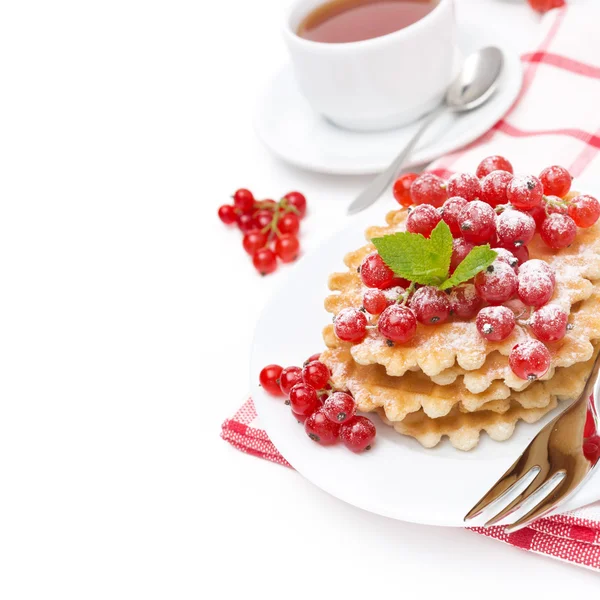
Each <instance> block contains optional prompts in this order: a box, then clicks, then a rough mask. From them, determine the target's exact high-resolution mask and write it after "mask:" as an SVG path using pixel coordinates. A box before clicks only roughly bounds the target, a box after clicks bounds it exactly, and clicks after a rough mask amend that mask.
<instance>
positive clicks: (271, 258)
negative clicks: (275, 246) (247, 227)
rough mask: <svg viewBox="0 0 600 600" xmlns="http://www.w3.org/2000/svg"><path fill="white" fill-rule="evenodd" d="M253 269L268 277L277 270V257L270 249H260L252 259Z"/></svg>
mask: <svg viewBox="0 0 600 600" xmlns="http://www.w3.org/2000/svg"><path fill="white" fill-rule="evenodd" d="M252 263H253V264H254V268H255V269H256V270H257V271H258V272H259V273H260V274H261V275H268V274H269V273H273V271H275V270H276V269H277V257H276V256H275V253H274V252H273V250H271V249H270V248H260V250H257V251H256V253H255V254H254V256H253V257H252Z"/></svg>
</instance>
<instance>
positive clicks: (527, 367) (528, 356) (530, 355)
mask: <svg viewBox="0 0 600 600" xmlns="http://www.w3.org/2000/svg"><path fill="white" fill-rule="evenodd" d="M550 360H551V356H550V352H549V351H548V348H546V346H544V344H542V342H539V341H538V340H527V341H525V342H521V343H520V344H517V345H516V346H515V347H514V348H513V349H512V350H511V351H510V355H509V357H508V362H509V364H510V368H511V369H512V371H513V373H514V374H515V375H516V376H517V377H520V378H521V379H528V380H529V381H535V380H536V379H539V378H540V377H543V376H544V375H545V374H546V373H547V372H548V369H549V368H550Z"/></svg>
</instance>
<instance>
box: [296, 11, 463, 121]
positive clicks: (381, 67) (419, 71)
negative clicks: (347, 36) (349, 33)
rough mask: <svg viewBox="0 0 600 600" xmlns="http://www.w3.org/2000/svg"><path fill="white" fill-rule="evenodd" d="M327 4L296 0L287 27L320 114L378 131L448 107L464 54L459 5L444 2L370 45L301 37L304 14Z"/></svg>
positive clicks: (301, 76)
mask: <svg viewBox="0 0 600 600" xmlns="http://www.w3.org/2000/svg"><path fill="white" fill-rule="evenodd" d="M326 1H327V0H297V2H295V3H294V4H293V5H292V7H291V9H290V10H289V11H288V14H287V16H286V21H285V25H284V36H285V40H286V43H287V46H288V48H289V51H290V54H291V58H292V63H293V66H294V71H295V74H296V79H297V81H298V84H299V86H300V89H301V91H302V93H303V95H304V96H305V97H306V99H307V100H308V102H309V103H310V104H311V106H312V107H313V109H314V110H315V111H317V112H318V113H320V114H321V115H323V116H324V117H326V118H327V119H329V120H331V121H333V122H334V123H336V124H337V125H339V126H340V127H344V128H347V129H353V130H357V131H374V130H382V129H390V128H393V127H399V126H402V125H406V124H407V123H410V122H412V121H416V120H417V119H418V118H419V117H421V116H422V115H424V114H426V113H428V112H429V111H431V110H432V109H433V108H435V107H436V106H437V105H438V104H439V103H440V102H441V100H442V97H443V95H444V92H445V90H446V88H447V87H448V85H449V84H450V82H451V81H452V77H453V72H454V67H455V64H454V63H455V60H456V56H457V46H456V21H455V18H454V1H453V0H438V5H437V6H436V7H435V8H434V9H433V10H432V11H431V12H430V13H429V14H427V15H426V16H424V17H423V18H422V19H420V20H419V21H417V22H416V23H414V24H412V25H409V26H408V27H405V28H404V29H400V30H399V31H396V32H394V33H390V34H388V35H384V36H381V37H377V38H372V39H369V40H364V41H360V42H349V43H331V44H330V43H322V42H314V41H311V40H306V39H304V38H301V37H300V36H298V35H297V33H296V32H297V30H298V26H299V25H300V23H301V22H302V20H303V19H304V17H306V16H307V15H308V14H309V13H310V12H311V11H312V10H314V9H315V8H316V7H317V6H319V5H321V4H323V3H324V2H326Z"/></svg>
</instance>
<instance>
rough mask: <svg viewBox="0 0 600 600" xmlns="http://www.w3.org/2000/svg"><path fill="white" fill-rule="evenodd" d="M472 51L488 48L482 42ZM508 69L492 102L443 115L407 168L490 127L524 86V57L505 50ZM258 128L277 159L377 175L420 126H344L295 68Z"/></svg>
mask: <svg viewBox="0 0 600 600" xmlns="http://www.w3.org/2000/svg"><path fill="white" fill-rule="evenodd" d="M473 41H474V40H469V42H470V43H469V44H467V45H468V46H470V48H468V50H469V51H471V50H472V49H475V48H478V47H482V46H485V45H486V44H485V42H483V41H482V40H480V41H481V43H479V44H478V45H473ZM504 57H505V68H504V73H503V76H502V81H501V83H500V87H499V89H498V91H497V92H496V94H495V95H494V96H493V97H492V99H491V100H489V102H487V103H486V104H485V105H484V106H482V107H481V108H480V109H478V110H474V111H472V112H470V113H467V114H464V115H452V114H450V113H447V114H445V115H443V116H441V117H439V118H438V119H437V120H436V121H435V122H434V123H433V124H432V125H431V126H430V127H429V130H428V131H427V132H426V133H425V135H424V136H423V139H422V141H421V143H420V144H419V146H418V147H417V149H416V151H415V152H414V153H413V155H412V157H411V159H410V161H409V163H408V164H407V165H406V166H407V167H409V166H412V165H418V164H423V163H427V162H431V161H432V160H434V159H436V158H438V157H440V156H443V155H444V154H447V153H448V152H452V151H453V150H457V149H458V148H461V147H462V146H465V145H467V144H469V143H471V142H472V141H474V140H476V139H477V138H478V137H479V136H480V135H482V134H483V133H485V132H486V131H488V130H489V129H490V128H491V127H492V126H493V125H494V124H495V123H496V122H497V121H499V120H500V119H501V118H502V116H503V115H504V114H506V112H507V111H508V109H509V108H510V107H511V106H512V104H513V102H514V101H515V99H516V98H517V96H518V94H519V91H520V89H521V83H522V80H523V71H522V67H521V61H520V60H519V57H518V56H517V55H516V54H515V53H513V52H508V51H506V50H504ZM254 122H255V128H256V131H257V133H258V135H259V137H260V138H261V140H262V141H263V143H264V144H265V145H266V146H267V147H268V148H269V149H270V150H271V151H272V152H273V153H274V154H276V155H277V156H278V157H280V158H281V159H283V160H285V161H286V162H289V163H291V164H293V165H296V166H298V167H302V168H304V169H308V170H310V171H317V172H320V173H331V174H336V175H364V174H369V173H378V172H380V171H382V170H383V169H384V168H385V167H387V166H388V165H389V163H390V162H391V161H392V159H393V158H394V157H395V156H396V155H397V154H398V153H399V152H400V150H401V149H402V148H403V146H405V145H406V144H407V142H408V141H409V140H410V138H411V136H412V134H413V132H414V131H415V130H416V128H417V126H418V124H417V123H413V124H411V125H408V126H406V127H402V128H399V129H394V130H390V131H382V132H373V133H357V132H352V131H347V130H344V129H341V128H339V127H337V126H336V125H334V124H333V123H331V122H330V121H328V120H326V119H325V118H323V117H321V116H320V115H318V114H317V113H315V112H314V111H313V110H312V108H311V107H310V106H309V104H308V102H307V101H306V100H305V99H304V97H303V96H302V94H301V93H300V91H299V89H298V87H297V85H296V81H295V79H294V74H293V71H292V66H291V65H287V66H286V67H284V69H283V70H282V71H280V72H279V73H278V74H277V75H276V76H275V77H274V78H273V79H272V80H271V82H270V83H269V85H268V86H267V89H266V90H265V93H264V95H263V97H262V98H261V100H260V102H259V104H258V108H257V112H256V114H255V119H254Z"/></svg>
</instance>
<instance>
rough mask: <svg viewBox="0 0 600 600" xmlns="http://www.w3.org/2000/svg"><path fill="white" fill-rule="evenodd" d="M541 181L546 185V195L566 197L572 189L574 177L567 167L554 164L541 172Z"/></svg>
mask: <svg viewBox="0 0 600 600" xmlns="http://www.w3.org/2000/svg"><path fill="white" fill-rule="evenodd" d="M540 181H541V182H542V185H543V186H544V194H546V196H558V197H559V198H564V197H565V196H566V195H567V194H568V193H569V190H570V189H571V182H572V181H573V178H572V177H571V174H570V173H569V171H567V169H565V168H564V167H559V166H558V165H554V166H553V167H546V168H545V169H544V170H543V171H542V172H541V173H540Z"/></svg>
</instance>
